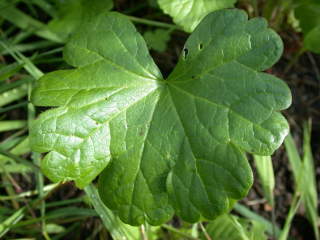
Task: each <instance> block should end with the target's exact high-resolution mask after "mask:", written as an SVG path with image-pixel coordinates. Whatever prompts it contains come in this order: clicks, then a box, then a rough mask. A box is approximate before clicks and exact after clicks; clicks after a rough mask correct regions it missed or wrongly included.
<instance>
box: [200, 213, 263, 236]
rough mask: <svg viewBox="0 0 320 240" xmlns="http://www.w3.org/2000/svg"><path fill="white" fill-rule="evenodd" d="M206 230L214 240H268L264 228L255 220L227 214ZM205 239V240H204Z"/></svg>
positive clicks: (211, 223) (213, 222)
mask: <svg viewBox="0 0 320 240" xmlns="http://www.w3.org/2000/svg"><path fill="white" fill-rule="evenodd" d="M206 230H207V232H208V234H209V236H210V237H212V239H222V240H266V239H267V236H266V235H265V228H264V226H263V225H262V224H261V223H259V222H257V221H253V220H247V219H241V218H239V217H236V216H233V215H231V214H225V215H222V216H220V217H218V218H217V219H215V220H214V221H212V222H210V223H209V224H208V225H207V227H206ZM203 239H204V238H203Z"/></svg>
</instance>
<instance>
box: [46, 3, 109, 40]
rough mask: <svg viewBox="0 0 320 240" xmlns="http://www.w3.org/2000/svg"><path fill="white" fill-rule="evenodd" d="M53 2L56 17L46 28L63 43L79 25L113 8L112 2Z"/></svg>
mask: <svg viewBox="0 0 320 240" xmlns="http://www.w3.org/2000/svg"><path fill="white" fill-rule="evenodd" d="M55 2H56V5H57V8H58V16H57V18H55V19H53V20H51V21H50V22H49V24H48V28H49V30H50V31H52V32H54V33H56V34H57V35H58V36H60V37H61V38H62V39H63V40H64V41H66V40H67V39H68V37H69V36H70V34H71V33H72V32H73V31H74V30H76V29H77V28H78V27H79V26H80V25H81V23H83V22H87V21H89V20H90V18H92V17H94V16H95V15H98V14H100V13H102V12H106V11H109V10H110V9H111V8H112V7H113V2H112V0H90V1H87V0H68V1H63V0H56V1H55Z"/></svg>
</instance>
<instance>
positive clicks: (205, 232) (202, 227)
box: [199, 222, 212, 240]
mask: <svg viewBox="0 0 320 240" xmlns="http://www.w3.org/2000/svg"><path fill="white" fill-rule="evenodd" d="M199 225H200V228H201V231H202V232H203V234H204V236H205V237H206V239H207V240H212V238H211V237H210V236H209V234H208V232H207V230H206V228H205V227H204V226H203V224H202V222H200V223H199Z"/></svg>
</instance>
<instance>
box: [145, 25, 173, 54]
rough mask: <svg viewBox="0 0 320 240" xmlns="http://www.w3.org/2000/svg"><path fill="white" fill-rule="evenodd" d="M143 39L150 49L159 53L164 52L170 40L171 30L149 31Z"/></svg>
mask: <svg viewBox="0 0 320 240" xmlns="http://www.w3.org/2000/svg"><path fill="white" fill-rule="evenodd" d="M143 37H144V39H145V40H146V43H147V45H148V47H149V48H151V49H153V50H156V51H158V52H164V51H165V50H166V49H167V44H168V42H169V40H170V30H169V31H168V30H163V29H157V30H155V31H147V32H145V33H144V35H143Z"/></svg>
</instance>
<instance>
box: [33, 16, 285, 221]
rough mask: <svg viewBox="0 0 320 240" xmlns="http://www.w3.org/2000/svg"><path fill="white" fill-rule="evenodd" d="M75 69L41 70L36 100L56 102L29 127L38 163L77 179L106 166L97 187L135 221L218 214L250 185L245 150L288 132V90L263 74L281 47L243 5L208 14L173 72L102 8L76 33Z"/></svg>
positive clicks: (264, 146) (264, 149) (270, 145)
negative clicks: (162, 68)
mask: <svg viewBox="0 0 320 240" xmlns="http://www.w3.org/2000/svg"><path fill="white" fill-rule="evenodd" d="M64 53H65V56H64V57H65V60H66V61H67V62H68V63H69V64H70V65H72V66H74V67H75V68H74V69H72V70H62V71H56V72H52V73H49V74H47V75H45V76H44V77H43V78H41V79H40V80H39V81H38V82H37V85H36V87H35V89H34V91H33V95H32V100H33V102H34V103H35V104H36V105H38V106H55V107H57V108H54V109H51V110H48V111H46V112H44V113H42V114H41V115H40V117H39V118H38V120H36V121H35V123H34V124H33V127H32V129H31V143H32V146H33V149H34V150H36V151H39V152H48V153H47V154H46V156H45V157H44V159H43V161H42V169H43V171H44V172H45V174H46V175H47V176H48V177H49V178H50V179H51V180H53V181H65V180H74V181H75V182H76V184H77V185H78V186H79V187H84V186H85V185H87V184H88V183H89V182H90V181H92V180H93V179H94V178H95V177H96V176H97V175H98V174H99V173H100V172H101V171H102V170H103V169H104V171H103V172H102V174H101V175H100V180H99V192H100V195H101V198H102V200H103V201H104V202H105V204H106V205H107V206H108V207H109V208H111V209H112V210H113V211H115V212H116V213H117V214H118V215H119V216H120V218H121V219H122V220H123V221H124V222H126V223H129V224H132V225H139V224H142V223H143V222H145V221H147V222H149V223H151V224H153V225H157V224H161V223H163V222H165V221H167V220H168V219H170V218H171V217H172V215H173V214H174V212H176V213H177V214H178V215H179V216H181V217H182V218H183V219H184V220H186V221H189V222H195V221H198V220H199V219H200V217H205V218H208V219H213V218H215V217H216V216H218V215H220V214H222V213H225V212H226V211H228V210H229V208H230V206H231V205H232V204H233V203H234V201H235V200H237V199H240V198H242V197H244V196H245V195H246V194H247V191H248V189H249V188H250V186H251V184H252V173H251V169H250V166H249V164H248V161H247V159H246V155H245V153H246V152H250V153H255V154H257V155H270V154H272V153H273V152H274V151H275V149H277V148H278V147H279V145H280V144H281V143H282V141H283V139H284V137H285V136H286V135H287V133H288V124H287V121H286V120H285V119H284V117H283V116H282V115H281V114H280V113H279V111H280V110H282V109H285V108H287V107H288V106H289V105H290V102H291V95H290V91H289V89H288V87H287V86H286V84H285V83H283V82H282V81H281V80H279V79H278V78H276V77H274V76H271V75H268V74H266V73H261V72H260V71H263V70H265V69H267V68H269V67H271V66H272V65H273V64H274V63H275V62H276V61H277V60H278V59H279V57H280V55H281V53H282V42H281V39H280V38H279V36H278V35H277V34H276V33H275V32H273V31H272V30H270V29H268V28H267V23H266V22H265V20H263V19H252V20H250V21H248V19H247V15H246V14H245V12H243V11H240V10H221V11H216V12H214V13H211V14H209V15H208V16H207V17H206V18H205V19H204V20H203V21H202V23H201V24H200V25H199V26H198V27H197V28H196V30H195V31H194V32H193V33H192V35H191V36H190V37H189V39H188V40H187V42H186V44H185V47H184V50H183V53H182V55H181V58H180V60H179V63H178V64H177V66H176V68H175V69H174V70H173V72H172V73H171V74H170V76H169V77H168V78H167V79H163V77H162V75H161V73H160V71H159V69H158V68H157V66H156V65H155V64H154V62H153V60H152V59H151V57H150V55H149V54H148V50H147V47H146V44H145V42H144V40H143V38H142V37H141V35H139V34H138V33H137V31H136V30H135V29H134V26H133V25H132V24H131V23H130V22H129V21H128V20H127V19H126V18H125V17H122V16H121V15H120V14H117V13H110V14H102V15H99V16H97V17H96V18H95V19H94V20H92V21H90V22H89V23H88V24H86V25H84V26H83V27H82V28H81V31H79V32H78V33H77V34H76V35H74V36H73V37H72V39H71V40H70V41H69V43H68V44H67V46H66V48H65V52H64Z"/></svg>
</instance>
